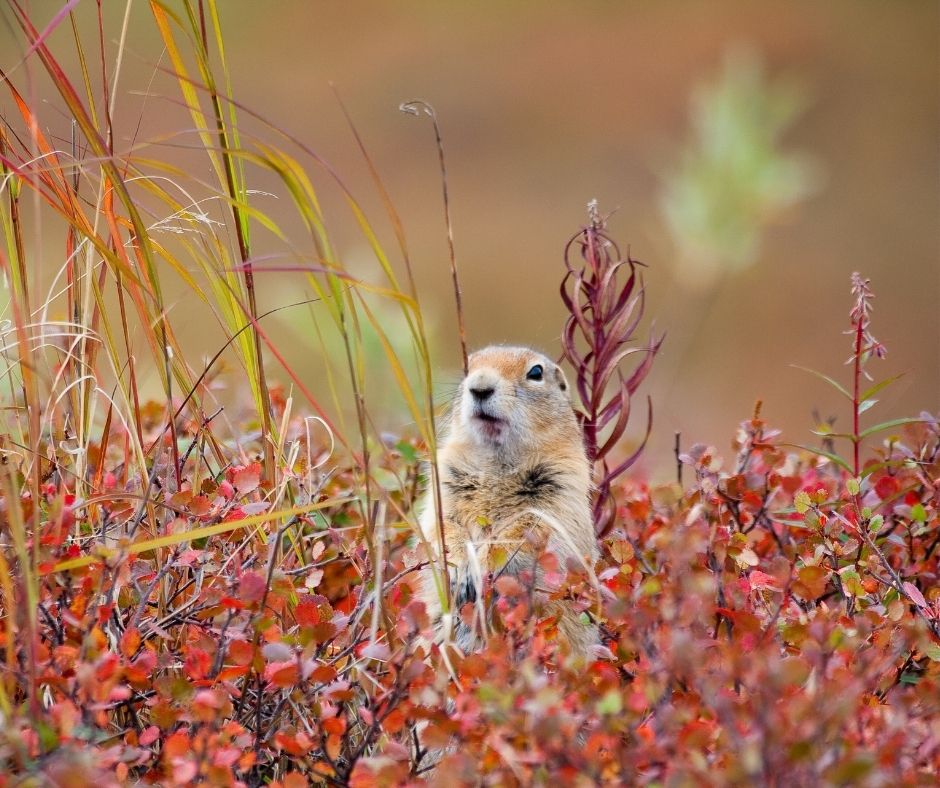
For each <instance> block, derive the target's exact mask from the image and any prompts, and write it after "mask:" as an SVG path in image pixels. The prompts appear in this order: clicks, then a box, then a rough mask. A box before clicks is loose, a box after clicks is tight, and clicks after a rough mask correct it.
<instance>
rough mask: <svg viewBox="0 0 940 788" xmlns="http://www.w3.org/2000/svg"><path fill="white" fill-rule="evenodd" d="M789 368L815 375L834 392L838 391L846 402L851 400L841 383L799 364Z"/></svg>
mask: <svg viewBox="0 0 940 788" xmlns="http://www.w3.org/2000/svg"><path fill="white" fill-rule="evenodd" d="M790 366H791V367H793V368H794V369H802V370H803V371H804V372H809V373H810V375H815V376H816V377H817V378H819V379H820V380H824V381H826V383H828V384H829V385H830V386H832V387H833V388H834V389H835V390H836V391H838V392H839V393H840V394H841V395H842V396H843V397H845V398H846V399H847V400H850V401H851V400H852V395H851V394H849V391H848V389H847V388H846V387H845V386H843V385H842V384H841V383H839V382H838V381H836V380H833V379H832V378H830V377H829V376H828V375H824V374H823V373H822V372H817V371H816V370H815V369H811V368H810V367H801V366H800V365H799V364H791V365H790Z"/></svg>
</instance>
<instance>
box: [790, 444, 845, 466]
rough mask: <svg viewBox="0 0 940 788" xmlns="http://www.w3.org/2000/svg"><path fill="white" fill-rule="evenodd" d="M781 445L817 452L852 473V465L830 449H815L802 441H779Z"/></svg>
mask: <svg viewBox="0 0 940 788" xmlns="http://www.w3.org/2000/svg"><path fill="white" fill-rule="evenodd" d="M780 445H781V446H791V447H793V448H794V449H802V450H803V451H808V452H810V453H812V454H818V455H819V456H820V457H825V458H826V459H827V460H830V461H832V462H834V463H835V464H836V465H838V466H839V467H840V468H844V469H845V470H847V471H848V472H849V473H852V466H851V465H849V464H848V462H846V461H845V460H843V459H842V458H841V457H840V456H839V455H838V454H834V453H833V452H830V451H825V450H824V449H816V448H814V447H812V446H804V445H803V444H802V443H781V444H780Z"/></svg>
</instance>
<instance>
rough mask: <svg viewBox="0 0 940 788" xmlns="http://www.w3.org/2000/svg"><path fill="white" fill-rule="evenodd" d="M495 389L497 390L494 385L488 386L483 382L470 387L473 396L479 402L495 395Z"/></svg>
mask: <svg viewBox="0 0 940 788" xmlns="http://www.w3.org/2000/svg"><path fill="white" fill-rule="evenodd" d="M494 391H496V389H494V388H493V387H492V386H486V385H483V384H479V385H476V386H471V387H470V393H471V394H473V398H474V399H475V400H476V401H477V402H485V401H486V400H488V399H489V398H490V397H492V396H493V392H494Z"/></svg>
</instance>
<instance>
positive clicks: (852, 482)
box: [845, 479, 861, 495]
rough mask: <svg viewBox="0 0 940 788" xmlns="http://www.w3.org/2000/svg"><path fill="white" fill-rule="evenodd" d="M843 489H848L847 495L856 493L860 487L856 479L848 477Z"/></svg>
mask: <svg viewBox="0 0 940 788" xmlns="http://www.w3.org/2000/svg"><path fill="white" fill-rule="evenodd" d="M845 489H846V490H848V491H849V495H858V491H859V490H860V489H861V487H860V486H859V483H858V479H849V480H848V481H847V482H846V483H845Z"/></svg>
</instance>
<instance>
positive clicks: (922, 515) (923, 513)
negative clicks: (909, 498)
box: [911, 503, 927, 523]
mask: <svg viewBox="0 0 940 788" xmlns="http://www.w3.org/2000/svg"><path fill="white" fill-rule="evenodd" d="M911 519H912V520H915V521H916V522H918V523H923V522H926V520H927V510H926V509H925V508H924V505H923V504H922V503H915V504H914V505H913V506H912V507H911Z"/></svg>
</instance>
